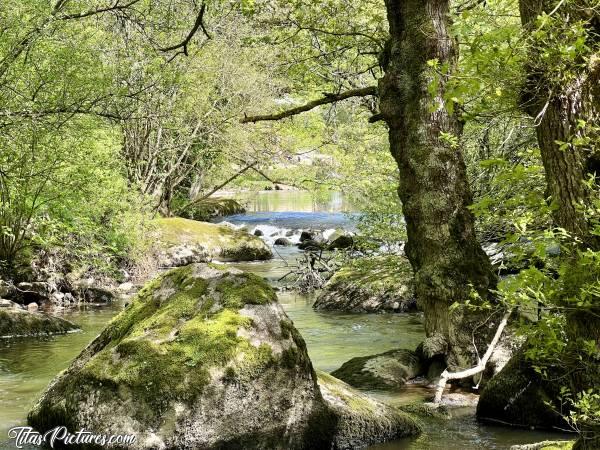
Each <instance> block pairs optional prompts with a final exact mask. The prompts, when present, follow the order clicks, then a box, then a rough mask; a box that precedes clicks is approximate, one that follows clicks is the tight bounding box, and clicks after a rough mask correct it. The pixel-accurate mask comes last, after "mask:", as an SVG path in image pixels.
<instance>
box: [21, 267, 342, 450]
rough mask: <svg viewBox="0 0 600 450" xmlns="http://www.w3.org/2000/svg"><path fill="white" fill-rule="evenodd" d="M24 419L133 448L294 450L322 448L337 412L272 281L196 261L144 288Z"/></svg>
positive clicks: (40, 428)
mask: <svg viewBox="0 0 600 450" xmlns="http://www.w3.org/2000/svg"><path fill="white" fill-rule="evenodd" d="M28 420H29V423H30V424H31V425H32V426H33V427H35V428H36V429H37V430H38V431H41V432H44V431H47V430H48V429H51V428H53V427H55V426H58V425H66V426H68V427H69V428H70V429H72V430H78V429H80V428H86V429H91V430H94V431H95V432H96V433H104V434H121V433H124V432H127V433H133V434H136V435H137V441H136V443H135V445H134V446H133V447H129V448H134V449H151V448H152V449H155V448H170V449H176V448H177V449H184V448H186V449H195V448H203V449H217V448H218V449H225V448H227V449H229V448H249V449H252V448H273V449H276V448H281V449H284V448H285V449H288V448H289V449H300V448H329V442H330V441H331V430H330V428H331V420H332V419H331V414H330V413H329V412H328V410H327V408H326V406H325V404H324V402H323V400H322V397H321V395H320V392H319V389H318V386H317V384H316V380H315V377H314V372H313V370H312V366H311V363H310V360H309V358H308V355H307V352H306V347H305V344H304V341H303V340H302V337H301V336H300V335H299V333H298V332H297V331H296V329H295V328H294V326H293V324H292V322H291V321H290V320H289V319H288V317H287V316H286V315H285V313H284V312H283V310H282V308H281V306H280V305H279V304H278V303H277V298H276V295H275V293H274V291H273V290H272V289H271V288H270V287H269V286H268V285H267V284H266V282H265V281H264V280H262V279H261V278H259V277H257V276H255V275H250V274H244V273H242V272H240V271H238V270H235V269H229V270H228V269H225V268H223V267H218V266H212V265H200V264H197V265H191V266H187V267H182V268H178V269H174V270H171V271H169V272H167V273H165V274H163V275H162V276H161V277H159V278H158V279H157V280H155V281H153V282H151V283H150V284H148V285H147V286H146V287H144V289H142V291H140V293H139V294H138V296H137V298H136V299H135V300H134V301H133V303H132V304H131V305H130V306H129V307H128V308H127V309H126V310H124V311H123V312H122V313H121V314H120V315H119V316H117V317H116V318H115V319H114V320H113V321H112V322H111V323H110V324H109V325H108V326H107V328H106V329H105V330H104V331H103V332H102V333H101V334H100V335H99V336H98V337H97V338H96V339H95V340H94V341H93V342H92V343H91V344H90V345H89V346H88V347H87V348H86V349H85V350H83V352H82V353H81V354H80V355H79V357H78V358H77V359H76V360H75V361H74V362H73V363H72V364H71V366H70V367H69V368H68V369H67V370H66V371H65V372H63V373H62V374H61V375H59V376H58V377H57V378H56V379H55V380H54V381H53V382H52V383H51V384H50V386H49V387H48V389H47V390H46V392H44V394H43V395H42V397H41V399H40V400H39V401H38V403H37V404H36V405H35V406H34V408H33V409H32V411H31V412H30V414H29V416H28ZM327 427H329V428H327Z"/></svg>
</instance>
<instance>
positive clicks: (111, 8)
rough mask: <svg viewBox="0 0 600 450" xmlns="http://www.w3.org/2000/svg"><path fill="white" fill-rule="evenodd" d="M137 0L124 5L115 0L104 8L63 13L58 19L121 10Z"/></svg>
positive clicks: (79, 17) (78, 17) (136, 0)
mask: <svg viewBox="0 0 600 450" xmlns="http://www.w3.org/2000/svg"><path fill="white" fill-rule="evenodd" d="M139 1H140V0H131V1H130V2H129V3H126V4H125V5H120V4H119V3H120V0H117V1H116V2H115V3H114V4H113V5H112V6H107V7H106V8H98V9H90V10H89V11H84V12H80V13H77V14H64V15H62V16H60V17H58V18H59V19H60V20H71V19H83V18H84V17H90V16H94V15H96V14H102V13H105V12H110V11H121V10H123V9H127V8H129V7H131V6H133V5H135V4H136V3H138V2H139Z"/></svg>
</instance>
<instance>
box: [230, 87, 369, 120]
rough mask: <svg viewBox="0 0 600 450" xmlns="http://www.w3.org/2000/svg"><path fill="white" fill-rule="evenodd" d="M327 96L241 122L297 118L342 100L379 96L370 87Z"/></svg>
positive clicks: (245, 118)
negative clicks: (319, 107) (299, 115)
mask: <svg viewBox="0 0 600 450" xmlns="http://www.w3.org/2000/svg"><path fill="white" fill-rule="evenodd" d="M324 95H325V96H324V97H322V98H319V99H317V100H313V101H312V102H308V103H306V104H305V105H302V106H298V107H297V108H292V109H288V110H285V111H281V112H279V113H276V114H266V115H261V116H246V115H244V117H243V118H242V119H241V120H240V122H241V123H256V122H262V121H268V120H281V119H285V118H286V117H292V116H296V115H298V114H301V113H303V112H306V111H310V110H311V109H315V108H316V107H317V106H321V105H327V104H329V103H336V102H339V101H342V100H346V99H348V98H352V97H367V96H369V95H377V86H369V87H365V88H359V89H351V90H349V91H344V92H341V93H339V94H324Z"/></svg>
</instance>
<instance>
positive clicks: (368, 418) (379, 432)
mask: <svg viewBox="0 0 600 450" xmlns="http://www.w3.org/2000/svg"><path fill="white" fill-rule="evenodd" d="M317 375H318V382H319V387H320V389H321V393H322V395H323V398H324V399H325V402H326V403H327V406H328V408H329V410H330V411H331V412H332V413H333V414H334V417H335V428H334V433H333V443H332V445H331V448H332V449H335V450H353V449H359V448H366V447H368V446H369V445H372V444H376V443H380V442H386V441H391V440H395V439H400V438H403V437H406V436H414V435H417V434H419V433H420V432H421V428H420V426H419V424H418V423H417V422H416V421H415V420H414V419H412V418H411V417H410V416H409V415H408V414H406V413H404V412H402V411H400V410H397V409H394V408H391V407H389V406H387V405H385V404H383V403H381V402H379V401H377V400H375V399H373V398H371V397H369V396H367V395H365V394H362V393H360V392H358V391H357V390H355V389H353V388H352V387H351V386H349V385H348V384H346V383H344V382H343V381H340V380H338V379H337V378H334V377H333V376H332V375H329V374H327V373H324V372H318V374H317Z"/></svg>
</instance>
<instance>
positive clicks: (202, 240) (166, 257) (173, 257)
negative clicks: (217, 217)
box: [156, 217, 273, 267]
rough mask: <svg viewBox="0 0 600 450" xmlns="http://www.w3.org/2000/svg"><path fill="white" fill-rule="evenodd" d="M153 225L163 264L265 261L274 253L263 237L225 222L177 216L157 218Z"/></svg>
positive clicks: (172, 265) (175, 265)
mask: <svg viewBox="0 0 600 450" xmlns="http://www.w3.org/2000/svg"><path fill="white" fill-rule="evenodd" d="M156 224H157V229H158V241H159V244H158V245H159V249H160V250H159V252H160V254H161V257H160V259H161V265H162V266H166V267H178V266H183V265H187V264H191V263H196V262H207V261H211V260H217V261H253V260H265V259H270V258H271V257H272V256H273V254H272V253H271V249H270V248H269V246H268V245H267V244H266V243H265V242H264V241H263V240H261V239H259V238H257V237H255V236H252V235H250V234H248V233H246V232H245V231H240V230H234V229H233V228H230V227H227V226H224V225H216V224H213V223H207V222H197V221H195V220H188V219H183V218H180V217H174V218H162V219H158V220H157V221H156Z"/></svg>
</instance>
